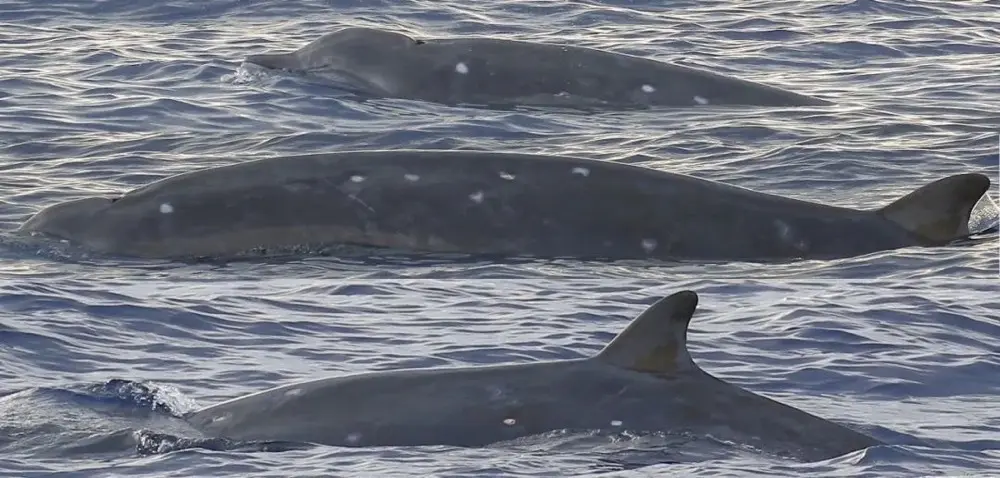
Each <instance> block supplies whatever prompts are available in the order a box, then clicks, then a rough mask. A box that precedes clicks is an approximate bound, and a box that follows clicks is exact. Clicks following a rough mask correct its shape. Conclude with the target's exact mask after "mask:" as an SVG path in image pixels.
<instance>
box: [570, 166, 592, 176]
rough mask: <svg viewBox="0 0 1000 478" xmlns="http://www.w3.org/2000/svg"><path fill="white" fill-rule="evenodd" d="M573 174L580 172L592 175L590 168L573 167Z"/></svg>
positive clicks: (582, 174)
mask: <svg viewBox="0 0 1000 478" xmlns="http://www.w3.org/2000/svg"><path fill="white" fill-rule="evenodd" d="M573 174H579V175H581V176H590V170H589V169H587V168H573Z"/></svg>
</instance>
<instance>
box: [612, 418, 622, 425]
mask: <svg viewBox="0 0 1000 478" xmlns="http://www.w3.org/2000/svg"><path fill="white" fill-rule="evenodd" d="M611 426H613V427H620V426H622V421H621V420H611Z"/></svg>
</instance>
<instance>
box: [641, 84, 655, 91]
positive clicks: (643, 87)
mask: <svg viewBox="0 0 1000 478" xmlns="http://www.w3.org/2000/svg"><path fill="white" fill-rule="evenodd" d="M654 91H656V88H653V85H642V92H643V93H652V92H654Z"/></svg>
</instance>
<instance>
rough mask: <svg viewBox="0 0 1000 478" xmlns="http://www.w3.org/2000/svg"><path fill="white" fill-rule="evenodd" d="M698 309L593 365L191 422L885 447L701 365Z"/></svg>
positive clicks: (240, 430)
mask: <svg viewBox="0 0 1000 478" xmlns="http://www.w3.org/2000/svg"><path fill="white" fill-rule="evenodd" d="M697 303H698V296H697V294H696V293H694V292H691V291H681V292H677V293H674V294H672V295H670V296H667V297H665V298H662V299H660V300H659V301H657V302H656V303H655V304H653V305H652V306H650V307H649V308H647V309H646V310H645V311H644V312H642V314H640V315H639V316H638V317H637V318H635V319H634V320H633V321H632V323H631V324H629V325H628V327H626V328H625V330H624V331H622V332H621V333H620V334H618V336H617V337H615V338H614V339H613V340H612V341H611V342H610V343H609V344H608V345H607V346H605V348H604V349H603V350H602V351H601V352H600V353H598V354H597V355H596V356H592V357H588V358H581V359H570V360H559V361H545V362H534V363H523V364H505V365H492V366H471V367H454V368H427V369H400V370H391V371H378V372H371V373H362V374H357V375H346V376H340V377H333V378H325V379H320V380H315V381H309V382H303V383H294V384H290V385H285V386H280V387H277V388H272V389H269V390H265V391H262V392H257V393H254V394H251V395H247V396H243V397H240V398H235V399H232V400H229V401H225V402H222V403H219V404H216V405H213V406H209V407H207V408H204V409H202V410H198V411H195V412H193V413H191V414H189V415H187V416H186V417H185V419H186V420H187V422H188V423H189V424H191V425H192V426H193V427H194V428H195V429H197V430H199V431H201V432H203V433H205V434H206V435H208V436H213V437H226V438H230V439H235V440H281V441H291V442H300V443H316V444H324V445H330V446H342V447H369V446H418V445H452V446H459V447H476V446H485V445H488V444H493V443H497V442H501V441H506V440H511V439H516V438H519V437H524V436H531V435H538V434H543V433H546V432H549V431H553V430H590V431H594V430H597V431H609V430H612V431H621V430H629V431H632V432H639V433H646V432H652V433H656V432H663V433H690V434H695V435H702V436H704V435H705V434H712V435H713V436H714V437H715V438H717V439H721V440H731V441H734V442H737V443H744V444H749V445H751V446H753V447H754V448H756V449H758V450H760V451H763V452H765V453H772V454H778V455H782V456H786V457H790V458H793V459H799V460H808V461H814V460H824V459H828V458H832V457H836V456H840V455H843V454H846V453H850V452H852V451H856V450H860V449H865V448H868V447H872V446H878V445H882V444H883V443H881V442H880V441H879V440H876V439H874V438H872V437H870V436H867V435H864V434H861V433H859V432H856V431H853V430H851V429H849V428H846V427H844V426H841V425H838V424H835V423H833V422H830V421H827V420H825V419H822V418H819V417H817V416H815V415H811V414H809V413H806V412H803V411H801V410H798V409H795V408H792V407H789V406H787V405H784V404H781V403H779V402H776V401H774V400H771V399H768V398H765V397H762V396H760V395H756V394H754V393H752V392H749V391H747V390H744V389H742V388H740V387H738V386H735V385H732V384H729V383H726V382H724V381H722V380H720V379H718V378H715V377H713V376H712V375H710V374H709V373H707V372H705V371H704V370H702V369H701V368H700V367H698V365H696V364H695V363H694V361H693V360H692V359H691V356H690V355H689V353H688V348H687V329H688V324H689V322H690V320H691V317H692V316H693V314H694V312H695V308H696V306H697Z"/></svg>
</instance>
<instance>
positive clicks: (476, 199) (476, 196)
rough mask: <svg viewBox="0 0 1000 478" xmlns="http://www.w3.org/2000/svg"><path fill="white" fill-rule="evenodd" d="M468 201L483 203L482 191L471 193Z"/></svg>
mask: <svg viewBox="0 0 1000 478" xmlns="http://www.w3.org/2000/svg"><path fill="white" fill-rule="evenodd" d="M469 199H471V200H472V201H473V202H477V203H480V202H483V192H482V191H476V192H474V193H472V194H470V195H469Z"/></svg>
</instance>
